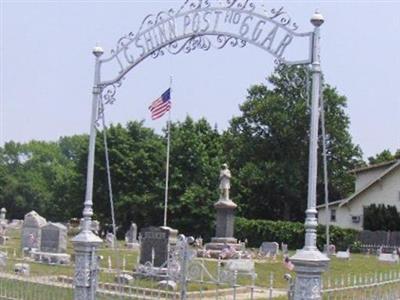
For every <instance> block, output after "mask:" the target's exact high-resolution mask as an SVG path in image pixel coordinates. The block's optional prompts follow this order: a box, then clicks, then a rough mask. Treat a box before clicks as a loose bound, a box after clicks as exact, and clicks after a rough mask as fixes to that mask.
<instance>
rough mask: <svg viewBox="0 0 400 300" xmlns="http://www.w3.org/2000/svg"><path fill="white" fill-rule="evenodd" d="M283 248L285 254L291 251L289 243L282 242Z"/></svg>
mask: <svg viewBox="0 0 400 300" xmlns="http://www.w3.org/2000/svg"><path fill="white" fill-rule="evenodd" d="M281 248H282V254H283V255H287V254H288V253H289V249H288V244H285V243H282V244H281Z"/></svg>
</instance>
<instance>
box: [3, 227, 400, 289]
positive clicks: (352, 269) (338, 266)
mask: <svg viewBox="0 0 400 300" xmlns="http://www.w3.org/2000/svg"><path fill="white" fill-rule="evenodd" d="M8 235H9V236H10V240H9V241H8V242H7V244H6V245H5V246H0V250H1V251H7V252H8V257H9V259H8V264H7V267H6V268H5V269H6V270H7V271H10V272H12V271H13V266H14V263H16V262H21V261H20V259H21V250H20V231H17V230H9V232H8ZM103 246H104V245H103ZM118 247H119V248H121V249H120V250H112V249H109V248H105V247H101V248H100V249H99V250H98V254H99V255H101V256H103V260H101V262H100V267H101V268H102V270H101V272H100V281H103V282H113V280H114V273H113V272H115V270H114V271H113V272H111V273H110V272H108V271H107V269H108V257H110V258H111V262H112V268H113V269H116V268H118V266H119V268H120V269H122V261H123V258H125V259H124V260H125V271H132V270H133V269H134V268H135V266H136V264H137V258H138V252H137V251H133V250H129V249H123V247H124V246H123V242H122V241H120V242H119V243H118ZM67 251H68V253H70V254H73V247H72V244H71V242H70V241H68V250H67ZM14 252H15V254H16V257H14ZM293 253H294V252H291V254H293ZM282 260H283V259H282V257H280V256H278V257H277V259H276V261H272V260H257V261H256V263H255V265H256V273H257V279H256V285H257V286H260V287H270V280H271V274H273V287H274V288H286V287H287V282H286V281H285V280H284V278H283V277H284V274H286V273H291V274H292V276H294V273H293V272H289V271H288V270H287V269H286V268H285V267H284V265H283V263H282ZM118 262H119V263H118ZM204 263H205V265H206V267H207V269H208V270H209V272H210V273H211V274H212V275H214V276H215V274H217V261H215V260H204ZM30 265H31V275H33V276H52V275H67V276H72V275H73V273H74V269H73V268H74V267H73V265H70V266H51V265H45V264H39V263H33V262H30ZM390 271H395V272H399V271H400V264H390V263H383V262H380V261H378V259H377V257H376V256H369V257H368V256H366V255H361V254H352V255H351V259H350V260H349V261H345V260H339V259H337V258H336V257H332V258H331V263H330V266H329V270H328V271H327V272H325V273H324V278H325V279H327V278H328V277H329V278H331V279H332V280H335V279H340V278H342V277H344V278H347V277H348V276H354V275H357V276H359V275H362V276H363V277H364V276H365V275H368V274H369V275H372V274H375V273H384V272H390ZM239 283H240V284H244V285H247V284H250V283H251V280H250V278H240V279H239Z"/></svg>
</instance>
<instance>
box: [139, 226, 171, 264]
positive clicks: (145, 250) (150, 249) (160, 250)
mask: <svg viewBox="0 0 400 300" xmlns="http://www.w3.org/2000/svg"><path fill="white" fill-rule="evenodd" d="M169 234H170V231H169V230H168V229H164V228H160V227H146V228H143V229H142V230H141V231H140V236H141V244H140V261H139V263H140V264H142V265H143V264H145V263H146V262H152V261H154V267H161V266H162V265H163V264H164V263H165V262H166V261H167V259H168V244H169ZM153 256H154V257H153Z"/></svg>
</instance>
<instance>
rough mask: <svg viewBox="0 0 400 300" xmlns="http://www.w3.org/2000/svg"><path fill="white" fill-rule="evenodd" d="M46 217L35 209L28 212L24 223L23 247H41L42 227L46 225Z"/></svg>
mask: <svg viewBox="0 0 400 300" xmlns="http://www.w3.org/2000/svg"><path fill="white" fill-rule="evenodd" d="M46 223H47V222H46V219H45V218H43V217H41V216H40V215H39V214H38V213H37V212H35V211H34V210H33V211H31V212H29V213H27V214H26V215H25V217H24V223H23V224H22V238H21V246H22V249H24V248H28V249H39V248H40V240H41V229H42V227H43V226H44V225H46Z"/></svg>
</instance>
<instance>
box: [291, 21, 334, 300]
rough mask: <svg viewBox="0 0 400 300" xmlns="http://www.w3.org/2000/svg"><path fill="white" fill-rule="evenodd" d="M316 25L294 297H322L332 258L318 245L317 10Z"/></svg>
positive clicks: (305, 299)
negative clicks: (302, 240)
mask: <svg viewBox="0 0 400 300" xmlns="http://www.w3.org/2000/svg"><path fill="white" fill-rule="evenodd" d="M311 23H312V24H313V25H314V27H315V28H314V35H313V46H312V47H313V48H312V95H311V125H310V150H309V151H310V153H309V165H308V198H307V210H306V221H305V230H306V236H305V245H304V248H303V249H301V250H298V251H297V252H296V254H295V255H294V256H293V257H292V258H291V260H292V261H293V264H294V265H295V269H294V270H295V272H296V274H297V276H296V281H295V286H294V300H317V299H318V300H319V299H321V286H322V280H321V277H322V272H324V271H325V270H326V269H327V267H328V263H329V258H328V257H327V256H325V255H324V254H322V253H321V252H320V251H319V250H318V248H317V225H318V220H317V209H316V197H317V166H318V120H319V109H318V105H319V97H320V83H321V66H320V45H319V38H320V37H319V27H320V26H321V25H322V24H323V23H324V18H323V16H322V15H321V14H319V13H315V14H314V15H313V17H312V18H311Z"/></svg>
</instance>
